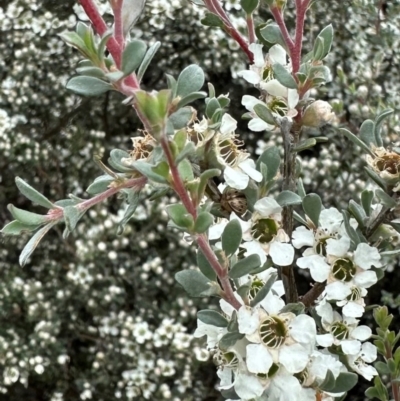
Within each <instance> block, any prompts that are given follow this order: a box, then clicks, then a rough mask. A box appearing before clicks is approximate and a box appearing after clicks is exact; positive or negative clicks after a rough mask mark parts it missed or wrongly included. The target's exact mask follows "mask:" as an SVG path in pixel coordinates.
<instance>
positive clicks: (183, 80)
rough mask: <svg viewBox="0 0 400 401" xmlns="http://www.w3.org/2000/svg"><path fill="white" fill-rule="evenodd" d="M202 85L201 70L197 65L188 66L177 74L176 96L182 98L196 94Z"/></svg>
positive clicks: (202, 75)
mask: <svg viewBox="0 0 400 401" xmlns="http://www.w3.org/2000/svg"><path fill="white" fill-rule="evenodd" d="M203 84H204V72H203V70H202V69H201V68H200V67H199V66H198V65H197V64H192V65H189V66H188V67H186V68H185V69H184V70H183V71H182V72H181V73H180V74H179V77H178V87H177V91H176V95H177V96H180V97H181V98H183V97H185V96H188V95H190V94H191V93H193V92H198V91H199V90H200V89H201V87H202V86H203Z"/></svg>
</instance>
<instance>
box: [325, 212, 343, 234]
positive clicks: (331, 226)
mask: <svg viewBox="0 0 400 401" xmlns="http://www.w3.org/2000/svg"><path fill="white" fill-rule="evenodd" d="M342 222H343V216H342V213H340V212H339V210H337V209H336V208H334V207H330V208H329V209H324V210H322V211H321V214H320V216H319V225H320V226H321V228H326V229H327V230H328V232H329V233H332V232H333V231H336V230H338V228H339V227H340V225H341V224H342Z"/></svg>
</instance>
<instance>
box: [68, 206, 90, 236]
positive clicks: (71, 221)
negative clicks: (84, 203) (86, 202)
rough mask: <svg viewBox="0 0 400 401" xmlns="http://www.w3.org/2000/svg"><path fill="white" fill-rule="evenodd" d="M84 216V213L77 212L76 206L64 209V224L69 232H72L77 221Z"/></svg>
mask: <svg viewBox="0 0 400 401" xmlns="http://www.w3.org/2000/svg"><path fill="white" fill-rule="evenodd" d="M84 214H85V211H81V210H79V209H78V208H77V207H76V206H67V207H65V208H64V219H65V224H66V226H67V228H68V230H69V231H71V232H72V231H74V230H75V227H76V225H77V223H78V221H79V219H80V218H81V217H82V216H83V215H84Z"/></svg>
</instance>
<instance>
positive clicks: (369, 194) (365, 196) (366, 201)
mask: <svg viewBox="0 0 400 401" xmlns="http://www.w3.org/2000/svg"><path fill="white" fill-rule="evenodd" d="M373 198H374V192H373V191H370V190H369V189H364V191H362V192H361V204H362V207H363V208H364V211H365V213H366V215H367V216H369V215H370V214H371V205H372V199H373Z"/></svg>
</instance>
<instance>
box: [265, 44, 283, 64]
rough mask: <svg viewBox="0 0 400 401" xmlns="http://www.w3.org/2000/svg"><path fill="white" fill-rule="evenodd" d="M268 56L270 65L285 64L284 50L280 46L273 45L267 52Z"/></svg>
mask: <svg viewBox="0 0 400 401" xmlns="http://www.w3.org/2000/svg"><path fill="white" fill-rule="evenodd" d="M268 56H269V59H270V61H271V62H272V63H279V64H282V65H286V64H287V59H286V50H285V49H284V48H283V47H282V46H281V45H273V46H272V47H271V48H270V49H269V51H268Z"/></svg>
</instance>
